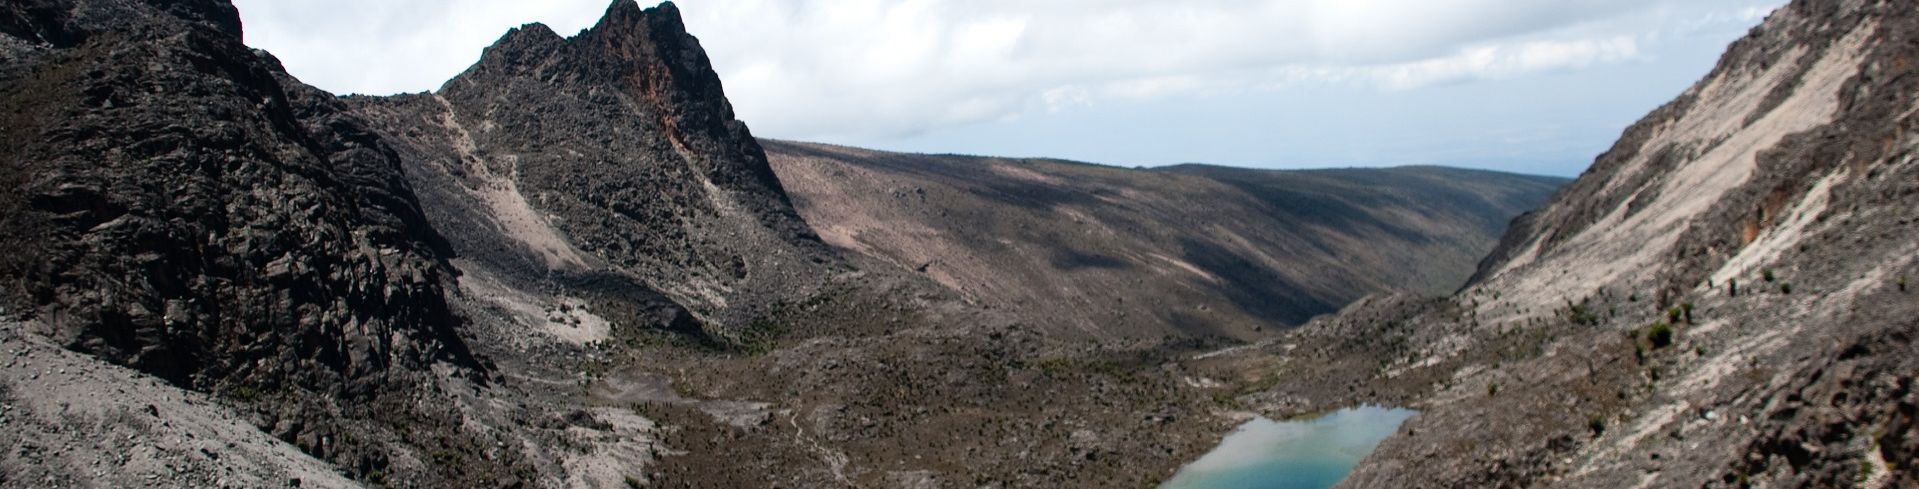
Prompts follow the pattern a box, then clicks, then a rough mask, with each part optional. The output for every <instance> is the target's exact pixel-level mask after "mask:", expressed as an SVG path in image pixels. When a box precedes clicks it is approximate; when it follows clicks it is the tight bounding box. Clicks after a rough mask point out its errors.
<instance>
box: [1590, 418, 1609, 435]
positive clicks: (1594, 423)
mask: <svg viewBox="0 0 1919 489" xmlns="http://www.w3.org/2000/svg"><path fill="white" fill-rule="evenodd" d="M1586 429H1588V430H1592V432H1593V436H1599V435H1604V434H1606V417H1604V416H1599V415H1596V414H1595V415H1593V417H1590V418H1586Z"/></svg>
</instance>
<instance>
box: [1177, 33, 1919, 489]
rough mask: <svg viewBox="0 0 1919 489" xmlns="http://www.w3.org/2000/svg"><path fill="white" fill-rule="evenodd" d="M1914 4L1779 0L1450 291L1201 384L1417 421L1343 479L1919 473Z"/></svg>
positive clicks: (1462, 481) (1438, 481)
mask: <svg viewBox="0 0 1919 489" xmlns="http://www.w3.org/2000/svg"><path fill="white" fill-rule="evenodd" d="M1913 7H1914V5H1913V4H1912V2H1909V1H1858V0H1798V1H1794V2H1792V3H1791V4H1789V5H1787V6H1785V7H1783V8H1781V9H1780V10H1779V11H1777V12H1775V13H1773V14H1772V15H1771V16H1770V17H1768V18H1767V19H1766V21H1765V22H1764V23H1763V24H1762V25H1761V26H1759V27H1757V28H1755V29H1753V31H1752V32H1751V33H1750V34H1749V35H1748V36H1747V37H1746V38H1744V39H1742V40H1740V41H1738V42H1737V43H1735V44H1733V45H1732V47H1731V48H1730V49H1729V50H1728V52H1727V53H1726V55H1725V57H1724V58H1723V59H1722V60H1721V62H1720V64H1719V65H1718V67H1717V68H1716V69H1714V70H1713V72H1712V73H1711V74H1709V75H1708V76H1707V77H1706V78H1705V79H1704V80H1701V81H1700V82H1699V83H1698V84H1697V85H1695V86H1693V87H1692V88H1691V89H1689V90H1687V91H1686V92H1685V93H1684V94H1682V95H1681V96H1680V97H1679V98H1678V99H1677V100H1675V101H1673V102H1672V103H1669V104H1667V105H1666V106H1664V107H1662V108H1660V109H1658V110H1657V111H1654V112H1653V113H1652V114H1651V115H1649V116H1647V117H1646V118H1645V119H1644V120H1642V121H1640V122H1639V123H1638V124H1636V125H1634V126H1633V127H1632V128H1630V129H1628V130H1627V131H1626V132H1625V134H1624V135H1623V136H1622V138H1621V139H1620V141H1619V142H1618V144H1617V145H1616V146H1614V147H1613V149H1612V150H1611V151H1608V152H1607V153H1605V154H1604V155H1602V156H1600V157H1599V159H1598V160H1597V161H1596V162H1595V164H1594V165H1593V167H1592V168H1591V169H1590V170H1588V171H1587V172H1586V173H1585V174H1584V175H1582V176H1581V177H1580V178H1579V179H1578V180H1577V181H1575V182H1573V183H1572V184H1571V185H1569V186H1567V187H1566V189H1565V190H1563V191H1561V192H1560V193H1559V194H1558V195H1557V196H1555V197H1554V199H1553V200H1552V201H1551V202H1550V203H1548V204H1547V205H1546V206H1545V207H1543V208H1542V209H1540V210H1539V211H1537V212H1534V213H1530V214H1528V215H1527V216H1526V217H1524V218H1522V219H1521V220H1519V221H1518V222H1517V224H1516V225H1515V226H1514V229H1513V230H1512V231H1511V232H1509V233H1508V234H1507V236H1506V237H1505V238H1504V239H1503V240H1502V241H1501V244H1500V246H1499V247H1498V251H1496V252H1495V253H1494V254H1493V255H1492V256H1491V257H1489V258H1488V259H1487V260H1486V261H1485V262H1484V263H1483V264H1482V266H1481V267H1480V271H1479V272H1478V274H1477V276H1476V277H1475V279H1474V280H1473V282H1472V283H1471V284H1470V285H1469V286H1467V287H1466V288H1464V289H1463V290H1461V291H1460V292H1459V293H1458V294H1456V295H1454V296H1452V297H1450V298H1446V299H1415V298H1407V297H1380V298H1374V299H1369V300H1367V301H1362V302H1361V303H1359V304H1356V305H1354V306H1351V307H1349V308H1347V309H1346V310H1345V311H1344V312H1343V313H1342V314H1340V315H1339V316H1336V317H1330V318H1326V319H1324V320H1321V321H1316V322H1315V323H1313V324H1312V325H1309V326H1307V327H1305V328H1303V329H1301V330H1300V331H1299V334H1297V335H1295V336H1292V337H1288V338H1285V339H1282V340H1279V341H1275V342H1273V343H1271V344H1270V345H1268V346H1267V347H1265V348H1262V349H1261V350H1262V351H1261V352H1259V353H1243V354H1235V355H1228V356H1230V357H1232V358H1221V359H1218V360H1217V361H1216V363H1215V367H1218V368H1225V369H1228V370H1229V371H1239V372H1244V373H1245V375H1250V376H1265V377H1267V378H1269V379H1271V382H1272V387H1270V388H1268V389H1264V390H1262V391H1261V392H1258V393H1255V394H1251V395H1249V396H1245V397H1243V398H1242V399H1244V400H1247V401H1249V402H1252V403H1254V404H1255V405H1259V406H1260V407H1261V408H1262V409H1264V410H1267V411H1270V412H1274V413H1285V412H1300V411H1310V410H1314V409H1320V408H1323V407H1324V406H1328V405H1340V404H1348V403H1362V402H1372V403H1393V404H1400V405H1407V406H1411V407H1415V408H1418V409H1420V410H1421V411H1422V413H1421V414H1420V415H1419V416H1418V417H1416V418H1414V419H1413V420H1412V421H1410V422H1408V423H1407V424H1406V425H1405V426H1404V427H1402V428H1401V430H1400V432H1399V434H1398V435H1397V436H1395V437H1393V438H1391V439H1389V440H1387V441H1386V442H1385V443H1384V444H1382V445H1381V447H1380V448H1379V450H1378V451H1377V452H1375V453H1374V454H1373V455H1372V456H1371V458H1369V459H1368V460H1367V461H1366V462H1364V463H1363V464H1362V465H1361V466H1360V467H1359V468H1358V470H1357V471H1356V472H1355V473H1354V474H1353V475H1352V476H1351V477H1350V478H1349V479H1348V480H1346V481H1345V482H1344V483H1343V484H1344V486H1347V487H1409V486H1420V487H1488V486H1499V487H1548V486H1553V487H1909V486H1911V485H1913V484H1915V483H1919V479H1915V476H1914V473H1913V467H1915V462H1919V458H1915V457H1919V441H1915V440H1919V436H1915V434H1919V425H1915V424H1914V420H1915V418H1916V416H1915V413H1919V392H1915V390H1914V380H1915V379H1914V377H1915V373H1916V372H1919V363H1916V362H1919V348H1916V347H1915V345H1914V343H1913V339H1914V335H1915V333H1919V319H1915V318H1919V290H1913V289H1912V285H1910V284H1909V283H1908V277H1910V276H1913V275H1919V263H1915V260H1916V259H1919V241H1915V240H1913V239H1912V237H1913V236H1915V235H1919V229H1915V227H1916V226H1919V205H1915V203H1916V202H1919V161H1915V155H1919V130H1915V128H1916V127H1919V119H1915V115H1916V114H1919V9H1915V8H1913ZM1234 369H1237V370H1234Z"/></svg>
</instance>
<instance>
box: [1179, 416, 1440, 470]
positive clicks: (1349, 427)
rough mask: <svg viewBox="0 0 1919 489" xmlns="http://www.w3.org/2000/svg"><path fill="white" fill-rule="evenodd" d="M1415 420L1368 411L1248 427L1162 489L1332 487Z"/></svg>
mask: <svg viewBox="0 0 1919 489" xmlns="http://www.w3.org/2000/svg"><path fill="white" fill-rule="evenodd" d="M1414 414H1417V413H1416V412H1414V411H1411V410H1406V409H1389V408H1381V407H1371V406H1367V407H1360V408H1353V409H1346V410H1342V411H1338V412H1334V413H1332V414H1327V415H1324V416H1320V417H1317V418H1313V419H1308V420H1301V421H1273V420H1270V419H1266V418H1259V419H1255V420H1252V421H1248V422H1246V424H1243V425H1240V426H1239V428H1238V429H1235V430H1233V432H1232V433H1231V434H1228V435H1226V438H1225V439H1224V440H1221V441H1220V442H1219V446H1218V447H1216V448H1214V449H1213V451H1211V452H1208V453H1207V454H1206V455H1205V456H1203V457H1200V458H1199V460H1195V461H1193V463H1190V464H1187V465H1186V467H1184V468H1181V469H1179V473H1178V474H1176V475H1174V476H1173V479H1172V480H1170V481H1167V482H1166V483H1165V484H1163V485H1161V486H1160V489H1325V488H1328V487H1332V486H1333V485H1334V484H1338V483H1339V481H1340V480H1341V479H1344V478H1346V474H1347V473H1349V472H1352V470H1353V466H1354V465H1358V464H1359V461H1360V459H1364V458H1366V455H1367V454H1369V453H1372V452H1373V447H1376V446H1378V445H1379V442H1380V441H1383V440H1385V439H1386V437H1388V436H1392V434H1393V433H1394V432H1396V431H1399V425H1400V423H1404V422H1405V421H1406V419H1407V418H1411V417H1413V415H1414Z"/></svg>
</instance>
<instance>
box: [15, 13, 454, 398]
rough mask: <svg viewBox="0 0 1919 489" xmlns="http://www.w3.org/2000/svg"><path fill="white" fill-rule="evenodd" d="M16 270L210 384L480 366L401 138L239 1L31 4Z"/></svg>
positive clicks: (34, 311) (40, 308)
mask: <svg viewBox="0 0 1919 489" xmlns="http://www.w3.org/2000/svg"><path fill="white" fill-rule="evenodd" d="M0 16H4V18H5V19H6V20H5V21H4V22H3V23H0V25H4V26H5V33H6V37H5V43H4V46H5V47H4V51H0V52H4V56H5V58H6V63H5V64H4V67H3V68H0V80H4V81H3V82H0V113H4V117H5V118H6V121H7V122H6V124H4V126H3V127H0V131H3V133H0V134H4V136H0V139H3V140H4V141H5V144H4V149H0V164H4V165H6V166H5V168H4V171H0V175H4V177H3V178H5V179H6V180H7V184H8V188H9V189H12V190H13V191H11V192H8V193H7V194H6V195H4V196H0V247H4V249H6V250H7V251H8V252H7V253H6V254H5V255H4V256H0V281H4V282H5V283H6V289H5V300H6V302H7V305H8V307H9V309H11V310H12V311H15V312H17V313H19V314H25V315H29V316H35V317H38V318H40V319H41V322H42V323H43V324H44V325H45V326H46V327H48V328H51V331H48V333H49V334H51V335H52V336H53V337H55V338H59V339H60V340H61V341H63V342H64V343H65V344H66V345H67V346H68V347H70V348H74V349H76V350H79V351H84V352H89V353H93V354H95V355H98V356H101V357H103V358H107V359H110V360H113V361H115V362H117V363H123V364H126V365H130V366H133V367H136V368H139V369H140V370H142V371H146V372H149V373H152V374H154V375H158V376H160V377H162V378H166V379H168V380H170V381H173V382H175V383H179V384H182V385H190V386H195V387H198V388H203V389H220V388H227V387H234V386H239V385H253V384H267V385H278V384H281V383H289V382H290V383H293V384H297V385H301V386H306V387H310V388H314V389H319V390H322V391H327V392H345V391H353V390H360V389H363V388H369V387H373V386H376V385H377V384H378V382H379V379H380V378H381V377H382V376H383V375H384V373H385V372H387V371H389V370H391V369H393V368H395V367H396V366H397V367H400V368H403V369H415V368H423V367H424V366H425V365H426V364H427V363H428V362H432V361H435V360H450V361H453V362H455V363H458V364H461V365H466V366H472V365H473V364H472V359H471V358H468V357H466V356H465V354H464V350H465V347H464V346H462V342H461V340H460V339H459V338H458V337H457V335H455V334H454V333H453V332H452V328H454V327H455V325H456V320H455V318H454V317H453V316H452V315H451V313H450V312H449V310H448V308H447V305H446V299H445V297H444V295H445V290H444V285H445V279H446V278H447V271H448V270H447V268H446V266H445V262H444V257H445V253H444V250H443V249H442V248H441V247H440V246H439V245H438V242H439V238H438V237H437V236H436V235H435V233H434V232H433V230H432V229H431V228H430V227H429V226H428V224H427V222H426V220H425V218H424V217H423V216H422V214H421V211H420V208H419V204H418V202H417V201H416V200H415V198H414V196H413V192H412V190H411V188H410V187H409V186H408V184H407V181H406V179H405V178H404V177H403V176H402V175H401V171H400V164H399V163H400V160H399V158H398V157H397V156H396V155H395V154H394V152H393V150H392V149H391V148H389V147H388V146H386V145H385V144H383V143H382V142H381V141H380V140H378V139H377V138H375V137H373V135H372V134H371V133H370V132H369V130H368V128H367V127H366V126H365V125H364V124H363V123H361V122H359V121H357V120H356V119H354V118H352V117H350V116H346V115H344V114H345V112H346V109H345V107H344V106H343V105H342V104H341V103H339V102H338V101H336V100H335V99H334V97H333V96H331V95H329V94H326V93H324V92H321V91H319V90H316V89H313V88H311V87H308V86H306V85H303V84H300V83H299V82H298V81H296V80H293V79H292V78H290V77H288V76H286V74H285V73H284V72H283V71H281V70H280V68H279V65H278V62H277V61H275V60H273V59H272V58H270V57H267V56H264V55H263V54H261V53H258V52H255V51H253V50H251V49H248V48H247V47H246V46H244V45H242V44H241V43H240V39H239V38H238V37H236V35H237V34H238V33H239V30H240V27H239V22H238V17H237V14H235V12H234V10H233V8H232V6H230V5H227V4H225V3H224V2H154V3H152V4H147V3H141V2H132V1H126V2H86V8H81V7H79V6H77V5H75V4H72V3H70V2H57V1H54V2H29V3H26V4H21V3H11V4H9V5H8V6H7V7H5V8H4V10H0Z"/></svg>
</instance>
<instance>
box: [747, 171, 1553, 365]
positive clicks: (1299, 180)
mask: <svg viewBox="0 0 1919 489" xmlns="http://www.w3.org/2000/svg"><path fill="white" fill-rule="evenodd" d="M765 145H766V148H767V152H768V155H769V156H770V158H771V161H772V163H773V169H774V170H775V171H776V172H778V173H779V176H780V179H781V181H782V182H784V183H785V185H786V188H787V190H788V191H790V192H791V193H792V196H793V197H792V198H793V201H794V204H795V205H796V206H797V207H798V208H799V212H800V213H801V215H803V216H805V217H806V220H807V221H808V222H809V223H811V224H812V225H813V227H814V228H815V229H818V230H819V232H820V235H821V237H822V238H824V239H825V240H826V242H828V243H830V244H833V245H835V246H838V247H840V248H843V249H848V250H853V251H857V252H860V253H864V254H868V255H871V256H874V257H878V258H880V259H882V260H885V261H886V262H888V263H892V264H893V265H895V266H898V267H901V268H903V269H908V270H916V271H917V272H919V273H923V274H925V275H926V276H928V277H931V278H932V279H933V280H936V281H938V282H939V283H941V284H943V285H945V286H947V287H949V288H952V289H954V290H957V291H959V292H960V293H962V294H963V295H965V296H966V297H967V298H968V299H969V300H971V301H975V302H978V303H982V304H986V305H990V306H992V307H996V308H1000V309H1005V310H1009V311H1012V312H1014V313H1016V314H1018V315H1020V316H1021V317H1023V318H1025V319H1026V320H1027V321H1028V322H1030V323H1032V324H1035V325H1040V326H1042V327H1047V328H1054V329H1059V330H1063V331H1064V332H1067V333H1072V334H1078V335H1083V336H1088V337H1093V338H1101V339H1125V338H1132V339H1138V338H1160V337H1162V336H1164V335H1176V336H1207V337H1211V336H1222V337H1230V338H1238V339H1254V338H1259V337H1262V336H1267V335H1269V334H1270V333H1271V332H1274V331H1278V330H1281V329H1284V328H1286V327H1290V326H1294V325H1297V324H1300V323H1304V322H1305V321H1306V320H1307V319H1309V318H1311V317H1313V316H1316V315H1319V314H1324V313H1330V312H1334V311H1336V310H1338V309H1339V308H1340V307H1342V306H1344V305H1346V304H1347V303H1350V302H1352V301H1353V300H1356V299H1358V298H1360V297H1363V296H1366V295H1369V294H1377V293H1390V292H1405V293H1418V294H1426V295H1443V294H1449V293H1452V292H1453V291H1454V290H1456V289H1458V287H1459V286H1460V285H1462V284H1463V283H1465V280H1466V278H1467V276H1469V275H1471V274H1472V270H1473V266H1474V264H1476V263H1477V262H1478V260H1479V258H1480V257H1482V256H1485V254H1486V253H1487V252H1488V251H1490V250H1491V249H1492V247H1493V245H1494V243H1495V242H1496V240H1497V237H1498V236H1499V234H1500V233H1502V232H1504V231H1505V228H1506V225H1507V223H1508V222H1510V221H1511V220H1512V218H1513V217H1515V216H1518V215H1519V214H1520V213H1522V212H1525V211H1526V210H1529V209H1532V208H1534V207H1536V206H1538V205H1539V204H1540V203H1542V202H1544V201H1545V199H1546V198H1547V197H1548V196H1550V195H1551V194H1552V192H1553V190H1554V189H1555V188H1557V186H1558V185H1559V184H1561V183H1563V181H1562V180H1560V179H1555V178H1547V177H1530V176H1520V175H1509V174H1501V173H1493V172H1484V171H1472V170H1456V169H1447V168H1395V169H1379V170H1362V169H1355V170H1313V171H1261V170H1243V169H1234V168H1224V167H1210V166H1200V165H1185V166H1177V167H1170V168H1165V169H1160V170H1134V169H1124V168H1116V167H1108V166H1099V165H1090V164H1084V163H1074V162H1067V161H1058V160H1036V159H1004V158H981V157H968V156H953V155H916V154H899V153H887V152H880V151H870V150H862V149H855V148H847V147H840V146H829V145H820V144H807V143H790V142H773V141H768V142H765ZM1262 331H1264V332H1266V333H1267V334H1261V332H1262Z"/></svg>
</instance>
